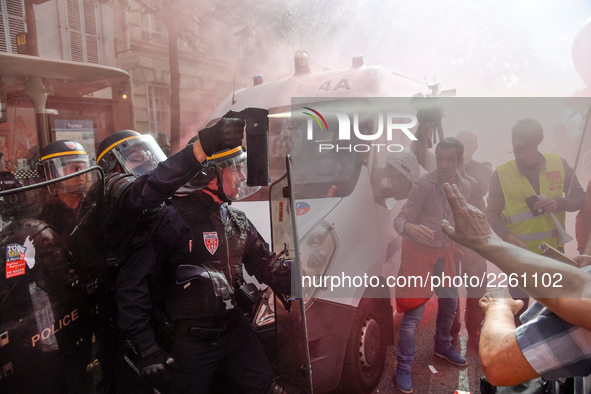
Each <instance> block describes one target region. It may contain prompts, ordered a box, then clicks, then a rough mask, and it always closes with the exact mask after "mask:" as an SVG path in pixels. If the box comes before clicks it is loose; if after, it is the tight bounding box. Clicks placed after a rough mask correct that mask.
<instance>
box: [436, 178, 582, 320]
mask: <svg viewBox="0 0 591 394" xmlns="http://www.w3.org/2000/svg"><path fill="white" fill-rule="evenodd" d="M444 190H445V193H446V196H447V199H448V201H449V204H450V206H451V209H452V212H453V214H454V221H455V228H454V227H453V226H451V224H450V223H449V222H447V221H445V220H444V221H443V223H442V225H441V228H442V230H443V232H444V233H446V234H447V236H448V237H450V238H451V239H452V240H454V241H456V242H458V243H459V244H462V245H464V246H466V247H468V248H471V249H473V250H474V251H476V252H477V253H479V254H480V255H481V256H482V257H484V258H485V259H487V260H488V261H490V262H492V263H493V264H495V265H496V266H497V267H499V268H500V269H501V270H503V271H504V272H505V273H507V274H508V275H509V277H510V278H514V281H516V282H517V283H518V285H519V287H521V288H522V289H523V290H524V291H525V292H526V293H527V294H529V295H530V296H531V297H533V298H535V299H536V300H537V301H538V302H540V303H541V304H543V305H544V306H546V307H547V308H549V309H550V310H552V311H553V312H554V313H556V314H557V315H558V316H560V317H561V318H562V319H564V320H566V321H567V322H569V323H571V324H574V325H577V326H580V327H583V328H586V329H589V330H591V313H589V310H591V309H590V308H591V299H590V298H589V297H591V274H589V273H587V272H585V271H583V270H581V269H578V268H575V267H573V266H570V265H568V264H564V263H561V262H558V261H556V260H553V259H551V258H548V257H546V256H543V255H538V254H535V253H532V252H530V251H528V250H525V249H522V248H519V247H517V246H515V245H512V244H509V243H507V242H504V241H502V240H501V239H500V238H499V237H498V236H496V235H495V234H494V233H493V231H492V229H491V228H490V225H489V224H488V220H487V218H486V215H484V213H482V211H480V210H478V209H477V208H475V207H474V206H472V205H470V204H468V203H467V202H466V200H465V198H464V197H463V196H462V194H461V193H460V191H459V190H458V188H457V187H456V186H455V185H452V186H450V185H447V184H446V185H445V186H444ZM543 277H544V278H547V279H548V278H550V279H551V280H550V282H548V281H547V282H545V283H546V284H549V285H548V286H544V283H543V282H542V280H541V279H542V278H543ZM536 278H537V282H536ZM559 286H560V287H559Z"/></svg>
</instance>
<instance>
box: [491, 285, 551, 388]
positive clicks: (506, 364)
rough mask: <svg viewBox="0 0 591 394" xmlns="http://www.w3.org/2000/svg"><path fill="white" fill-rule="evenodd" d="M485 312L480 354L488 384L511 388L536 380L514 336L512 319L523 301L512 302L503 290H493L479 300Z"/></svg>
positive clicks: (533, 371)
mask: <svg viewBox="0 0 591 394" xmlns="http://www.w3.org/2000/svg"><path fill="white" fill-rule="evenodd" d="M479 305H480V308H481V309H482V312H483V313H484V316H485V317H484V325H483V326H482V331H481V333H480V345H479V354H480V360H481V362H482V369H483V371H484V374H485V375H486V378H487V379H488V381H489V382H490V383H491V384H493V385H495V386H513V385H516V384H519V383H522V382H525V381H528V380H531V379H534V378H536V377H538V376H539V375H538V374H537V372H536V371H535V370H534V369H533V368H532V366H531V365H530V364H529V362H528V361H527V359H526V358H525V356H524V355H523V353H522V351H521V348H520V347H519V344H518V343H517V338H516V336H515V323H514V320H513V316H514V314H515V313H517V312H518V311H519V309H521V307H522V306H523V302H522V301H519V300H513V299H512V298H511V296H510V295H509V292H508V291H507V290H506V289H502V290H501V289H500V288H495V289H493V290H491V291H489V292H487V293H486V294H485V295H484V296H483V297H482V299H481V300H480V301H479Z"/></svg>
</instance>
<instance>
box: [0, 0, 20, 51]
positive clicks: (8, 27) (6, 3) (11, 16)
mask: <svg viewBox="0 0 591 394" xmlns="http://www.w3.org/2000/svg"><path fill="white" fill-rule="evenodd" d="M26 31H27V24H26V23H25V3H24V1H23V0H3V1H0V51H1V52H8V53H17V47H16V36H17V34H20V33H22V32H26Z"/></svg>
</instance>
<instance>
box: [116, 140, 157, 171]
mask: <svg viewBox="0 0 591 394" xmlns="http://www.w3.org/2000/svg"><path fill="white" fill-rule="evenodd" d="M112 152H113V154H114V155H115V157H116V158H117V161H118V162H119V164H120V165H121V167H122V170H123V171H124V172H125V173H127V174H135V175H143V174H145V173H147V172H149V171H152V170H153V169H154V168H156V167H157V166H158V163H160V162H162V161H164V160H166V155H165V154H164V152H162V149H161V148H160V146H159V145H158V143H157V142H156V140H155V139H154V137H152V136H151V135H141V136H138V137H133V138H130V139H127V140H125V141H123V142H121V143H119V145H117V146H116V147H115V148H113V150H112Z"/></svg>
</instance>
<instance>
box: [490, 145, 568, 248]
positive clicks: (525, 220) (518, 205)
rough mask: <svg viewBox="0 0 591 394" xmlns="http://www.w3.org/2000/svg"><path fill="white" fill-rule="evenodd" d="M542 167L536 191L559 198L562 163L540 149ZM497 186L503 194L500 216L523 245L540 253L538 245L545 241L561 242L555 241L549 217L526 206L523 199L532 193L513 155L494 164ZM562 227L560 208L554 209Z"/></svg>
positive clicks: (553, 243) (558, 158)
mask: <svg viewBox="0 0 591 394" xmlns="http://www.w3.org/2000/svg"><path fill="white" fill-rule="evenodd" d="M543 155H544V157H545V158H546V169H545V170H543V169H541V170H540V195H545V196H546V197H549V198H561V197H563V194H564V166H563V165H562V159H561V158H560V156H558V155H556V154H553V153H543ZM497 172H498V174H499V180H500V181H501V188H502V189H503V194H504V196H505V208H503V210H502V211H501V214H502V216H503V220H504V222H505V224H506V226H507V228H508V229H509V231H511V233H512V234H513V235H515V236H516V237H517V238H519V239H521V240H522V241H524V242H525V243H526V245H527V248H528V249H529V250H531V251H532V252H534V253H540V250H539V245H540V244H541V243H542V242H546V243H548V244H550V245H551V246H553V247H555V248H556V247H559V246H563V244H560V243H559V241H558V231H557V230H556V226H555V225H554V222H553V221H552V218H551V217H550V216H549V215H548V214H546V213H543V214H541V215H539V216H534V214H533V213H532V212H531V210H530V209H529V207H528V205H527V203H526V202H525V199H526V198H528V197H530V196H533V195H535V194H536V192H535V191H534V189H533V187H532V186H531V184H530V183H529V181H528V180H527V178H526V177H525V176H524V175H523V174H521V172H519V169H518V168H517V163H516V162H515V159H513V160H509V161H508V162H507V163H505V164H502V165H500V166H499V167H498V168H497ZM555 215H556V218H557V219H558V221H559V222H560V223H561V224H562V226H563V227H564V218H565V215H564V212H555Z"/></svg>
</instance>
